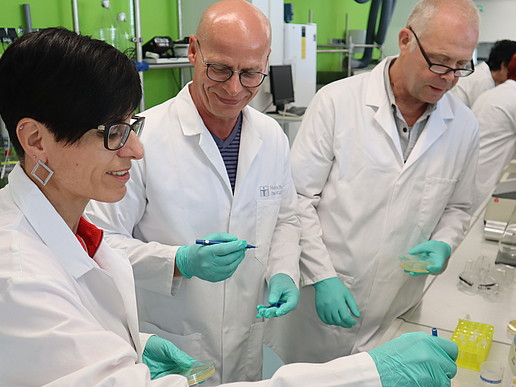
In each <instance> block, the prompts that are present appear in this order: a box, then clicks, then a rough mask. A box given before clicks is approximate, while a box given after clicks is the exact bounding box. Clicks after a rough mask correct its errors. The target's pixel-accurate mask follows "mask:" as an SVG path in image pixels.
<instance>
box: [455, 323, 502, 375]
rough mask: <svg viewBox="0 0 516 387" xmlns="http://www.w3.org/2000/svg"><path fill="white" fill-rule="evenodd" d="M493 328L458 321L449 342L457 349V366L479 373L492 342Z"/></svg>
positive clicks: (481, 324)
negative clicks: (456, 346)
mask: <svg viewBox="0 0 516 387" xmlns="http://www.w3.org/2000/svg"><path fill="white" fill-rule="evenodd" d="M493 333H494V327H493V326H492V325H489V324H483V323H478V322H473V321H470V320H468V319H459V322H458V324H457V327H456V328H455V331H454V332H453V335H452V338H451V340H452V341H453V342H455V343H456V344H457V345H458V347H459V356H458V358H457V365H458V366H459V367H462V368H468V369H470V370H474V371H480V364H482V363H483V362H484V361H485V360H486V358H487V355H488V354H489V350H490V349H491V343H492V342H493Z"/></svg>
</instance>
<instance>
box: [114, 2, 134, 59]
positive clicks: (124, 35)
mask: <svg viewBox="0 0 516 387" xmlns="http://www.w3.org/2000/svg"><path fill="white" fill-rule="evenodd" d="M133 39H134V33H133V32H132V30H131V24H130V23H129V22H128V21H127V16H126V14H125V12H120V13H119V14H118V16H117V29H116V48H118V49H119V50H120V51H122V52H123V53H124V54H126V55H127V56H129V57H131V51H134V40H133Z"/></svg>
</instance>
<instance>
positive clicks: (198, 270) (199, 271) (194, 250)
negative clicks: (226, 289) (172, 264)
mask: <svg viewBox="0 0 516 387" xmlns="http://www.w3.org/2000/svg"><path fill="white" fill-rule="evenodd" d="M202 239H208V240H217V241H223V242H227V243H219V244H216V245H211V246H204V245H188V246H181V247H180V248H179V249H178V250H177V253H176V266H177V268H178V269H179V271H180V272H181V274H182V275H183V276H185V277H186V278H192V276H196V277H199V278H200V279H203V280H205V281H210V282H218V281H223V280H225V279H228V278H229V277H231V276H232V275H233V273H234V272H235V271H236V269H237V267H238V265H239V264H240V262H242V260H243V259H244V257H245V252H246V246H247V242H246V241H244V240H238V238H237V237H236V236H234V235H231V234H227V233H225V232H219V233H215V234H209V235H206V236H204V237H203V238H202Z"/></svg>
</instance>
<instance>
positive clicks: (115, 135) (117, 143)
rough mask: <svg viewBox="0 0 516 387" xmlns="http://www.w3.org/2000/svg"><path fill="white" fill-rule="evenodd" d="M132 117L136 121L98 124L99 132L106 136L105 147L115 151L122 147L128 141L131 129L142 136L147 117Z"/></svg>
mask: <svg viewBox="0 0 516 387" xmlns="http://www.w3.org/2000/svg"><path fill="white" fill-rule="evenodd" d="M131 119H132V120H136V121H135V122H133V123H132V124H126V123H125V122H123V123H119V124H111V125H99V126H97V128H96V129H97V131H98V133H99V134H103V136H104V147H105V148H106V149H108V150H112V151H115V150H118V149H120V148H122V147H123V146H124V145H125V143H126V142H127V139H128V138H129V134H130V133H131V130H132V131H133V132H134V133H135V134H136V135H137V136H138V137H140V135H141V133H142V130H143V125H144V123H145V117H138V116H132V117H131Z"/></svg>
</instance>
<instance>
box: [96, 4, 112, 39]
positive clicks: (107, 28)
mask: <svg viewBox="0 0 516 387" xmlns="http://www.w3.org/2000/svg"><path fill="white" fill-rule="evenodd" d="M100 4H101V6H102V13H101V16H100V18H99V26H98V28H97V30H96V31H95V35H94V37H95V38H97V39H100V40H103V41H105V42H106V43H109V44H111V45H112V46H116V43H117V29H116V18H115V15H114V14H113V11H112V9H111V4H110V0H101V2H100Z"/></svg>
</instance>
